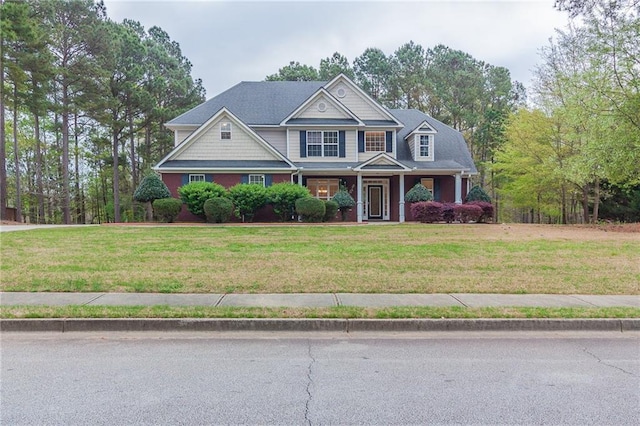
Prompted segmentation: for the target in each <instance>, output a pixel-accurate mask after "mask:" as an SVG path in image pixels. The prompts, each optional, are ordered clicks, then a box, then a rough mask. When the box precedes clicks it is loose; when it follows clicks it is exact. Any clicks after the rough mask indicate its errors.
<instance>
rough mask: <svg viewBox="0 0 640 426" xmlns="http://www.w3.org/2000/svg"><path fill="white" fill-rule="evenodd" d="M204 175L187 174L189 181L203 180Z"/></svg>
mask: <svg viewBox="0 0 640 426" xmlns="http://www.w3.org/2000/svg"><path fill="white" fill-rule="evenodd" d="M204 181H205V179H204V175H189V183H191V182H204Z"/></svg>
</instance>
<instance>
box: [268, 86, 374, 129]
mask: <svg viewBox="0 0 640 426" xmlns="http://www.w3.org/2000/svg"><path fill="white" fill-rule="evenodd" d="M320 96H325V97H326V98H327V101H329V102H330V103H331V104H332V105H333V106H334V107H336V109H338V110H341V111H342V112H344V113H345V114H346V115H347V116H349V117H351V118H352V119H354V120H356V121H357V122H358V123H357V124H356V125H358V126H364V123H363V122H362V120H360V119H359V118H358V117H357V116H356V115H355V114H354V113H352V112H351V111H349V108H347V107H346V106H344V105H343V104H342V102H340V101H339V100H337V99H336V98H335V97H334V96H333V95H332V94H331V93H329V92H328V91H327V90H326V89H325V88H324V87H321V88H320V89H318V90H317V91H316V92H315V93H313V94H312V95H311V96H309V97H308V98H307V100H306V101H304V102H303V103H301V104H300V106H299V107H298V108H296V109H295V110H294V111H293V112H292V113H291V114H289V115H288V116H286V117H285V118H284V120H282V121H281V122H280V125H281V126H307V127H308V126H309V125H308V124H295V123H294V124H287V121H289V120H291V119H293V118H296V116H297V115H298V114H300V113H301V112H303V111H305V110H306V109H307V107H309V106H310V105H311V104H313V103H314V102H315V101H316V100H317V98H319V97H320ZM349 126H352V127H353V126H354V124H349Z"/></svg>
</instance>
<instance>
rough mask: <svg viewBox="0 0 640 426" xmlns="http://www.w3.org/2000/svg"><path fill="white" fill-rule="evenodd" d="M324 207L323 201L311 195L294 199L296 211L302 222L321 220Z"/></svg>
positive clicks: (324, 210)
mask: <svg viewBox="0 0 640 426" xmlns="http://www.w3.org/2000/svg"><path fill="white" fill-rule="evenodd" d="M325 212H326V207H325V205H324V201H322V200H319V199H317V198H313V197H307V198H300V199H298V200H296V213H298V214H299V215H300V216H302V220H303V221H304V222H321V221H322V218H323V217H324V214H325Z"/></svg>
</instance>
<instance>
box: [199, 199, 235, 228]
mask: <svg viewBox="0 0 640 426" xmlns="http://www.w3.org/2000/svg"><path fill="white" fill-rule="evenodd" d="M203 208H204V213H205V215H206V216H207V222H215V223H223V222H228V221H229V218H230V217H231V215H232V214H233V203H232V202H231V200H230V199H228V198H226V197H214V198H209V199H208V200H207V201H205V202H204V206H203Z"/></svg>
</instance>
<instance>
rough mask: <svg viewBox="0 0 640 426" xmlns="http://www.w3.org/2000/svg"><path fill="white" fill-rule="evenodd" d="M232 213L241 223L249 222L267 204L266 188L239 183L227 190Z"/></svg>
mask: <svg viewBox="0 0 640 426" xmlns="http://www.w3.org/2000/svg"><path fill="white" fill-rule="evenodd" d="M229 198H230V199H231V201H233V205H234V207H235V209H234V213H235V215H236V217H237V218H238V219H242V221H243V222H245V221H247V222H251V221H252V220H253V215H254V214H255V212H256V211H257V210H258V209H260V208H262V207H264V205H265V204H266V203H267V188H265V187H264V186H263V185H257V184H246V183H239V184H237V185H234V186H232V187H231V188H229Z"/></svg>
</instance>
